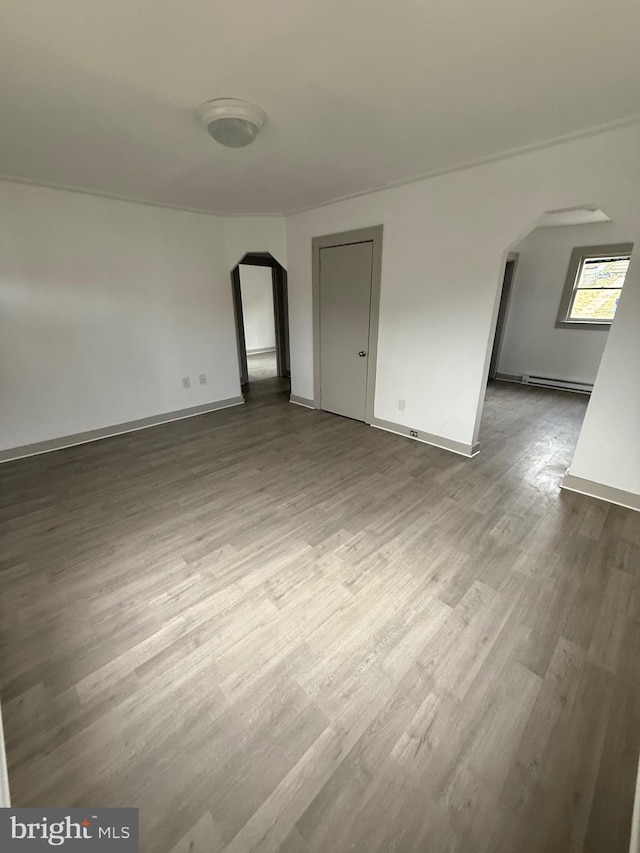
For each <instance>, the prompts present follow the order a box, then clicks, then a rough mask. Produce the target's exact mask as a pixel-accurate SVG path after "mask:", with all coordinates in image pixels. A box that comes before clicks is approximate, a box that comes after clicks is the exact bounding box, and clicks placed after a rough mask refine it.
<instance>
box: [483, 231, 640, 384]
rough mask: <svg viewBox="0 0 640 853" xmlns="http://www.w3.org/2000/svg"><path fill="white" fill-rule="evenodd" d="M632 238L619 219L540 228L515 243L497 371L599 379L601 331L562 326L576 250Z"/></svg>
mask: <svg viewBox="0 0 640 853" xmlns="http://www.w3.org/2000/svg"><path fill="white" fill-rule="evenodd" d="M628 241H629V236H628V232H627V230H626V229H625V228H624V226H622V225H620V223H618V222H602V223H598V224H597V225H574V226H563V227H560V228H536V229H535V230H534V231H532V232H531V234H529V236H528V237H526V238H525V239H524V240H523V241H522V242H521V243H519V244H518V245H517V246H515V247H514V251H516V252H518V253H519V259H518V266H517V269H516V275H515V279H514V283H513V288H512V291H511V301H510V304H509V313H508V315H507V322H506V325H505V332H504V338H503V343H502V350H501V352H500V360H499V362H498V372H499V373H506V374H509V375H512V376H521V375H523V374H525V373H529V374H533V375H535V376H551V377H554V378H556V379H567V380H576V381H578V382H588V383H593V382H595V378H596V374H597V372H598V367H599V366H600V360H601V359H602V353H603V352H604V348H605V344H606V343H607V334H608V331H609V329H608V326H604V327H603V328H602V329H584V328H575V329H557V328H556V326H555V324H556V320H557V318H558V308H559V306H560V300H561V298H562V293H563V291H564V286H565V281H566V276H567V270H568V268H569V260H570V258H571V252H572V251H573V249H574V248H575V247H576V246H596V245H606V244H608V243H626V242H628Z"/></svg>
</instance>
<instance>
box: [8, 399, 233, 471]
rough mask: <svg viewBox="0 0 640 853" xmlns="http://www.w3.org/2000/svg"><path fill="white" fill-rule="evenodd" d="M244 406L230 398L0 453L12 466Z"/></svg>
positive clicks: (13, 448)
mask: <svg viewBox="0 0 640 853" xmlns="http://www.w3.org/2000/svg"><path fill="white" fill-rule="evenodd" d="M243 403H244V397H242V396H240V397H229V398H228V399H226V400H217V401H215V402H213V403H203V404H202V405H201V406H191V407H190V408H188V409H178V410H177V411H175V412H165V413H164V414H162V415H152V416H151V417H149V418H140V420H137V421H127V422H126V423H122V424H114V425H113V426H108V427H103V428H101V429H92V430H89V431H88V432H78V433H75V434H74V435H63V436H60V438H51V439H49V440H47V441H38V442H36V443H35V444H24V445H22V447H10V448H9V449H8V450H0V463H1V462H11V461H12V460H13V459H23V458H24V457H25V456H37V455H38V454H40V453H50V452H51V451H53V450H63V449H64V448H65V447H75V446H76V445H77V444H87V443H88V442H90V441H99V440H100V439H102V438H111V437H112V436H114V435H122V434H123V433H126V432H135V431H136V430H139V429H148V428H149V427H154V426H159V425H160V424H166V423H170V422H171V421H181V420H183V419H184V418H194V417H196V416H197V415H206V414H207V412H217V411H218V410H219V409H228V408H230V407H231V406H241V405H242V404H243Z"/></svg>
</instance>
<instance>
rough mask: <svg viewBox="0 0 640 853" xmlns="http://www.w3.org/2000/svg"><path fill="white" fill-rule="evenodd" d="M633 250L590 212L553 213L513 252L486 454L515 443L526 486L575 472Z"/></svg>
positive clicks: (618, 231) (484, 422) (502, 291)
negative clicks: (572, 468)
mask: <svg viewBox="0 0 640 853" xmlns="http://www.w3.org/2000/svg"><path fill="white" fill-rule="evenodd" d="M632 249H633V243H632V242H631V241H630V234H629V233H628V231H627V227H626V226H625V224H624V223H621V222H616V221H614V220H612V219H611V218H610V217H609V216H608V215H607V213H606V212H605V211H603V210H601V209H599V208H597V207H595V206H589V207H584V208H571V209H568V210H556V211H551V212H545V213H543V214H542V215H541V216H539V217H538V218H537V219H536V220H535V221H534V222H532V224H531V226H530V228H529V229H528V230H527V232H526V233H525V234H524V235H523V236H521V237H519V238H518V239H517V240H515V241H514V242H513V243H512V244H510V245H509V246H508V247H507V249H506V251H505V254H504V256H503V266H502V274H501V278H500V286H499V289H498V294H497V298H496V308H495V312H494V325H493V331H492V335H491V337H490V346H489V349H488V364H487V384H486V391H485V396H484V401H483V406H482V419H481V422H480V423H479V433H480V440H481V444H482V446H483V448H484V449H485V450H486V449H490V448H491V446H492V443H493V442H494V441H495V440H498V439H500V440H501V441H504V440H505V438H506V440H507V444H506V447H507V450H506V453H507V455H508V454H509V452H511V454H512V456H513V461H514V463H516V461H517V465H518V466H519V468H520V469H521V472H520V473H521V475H522V476H523V477H535V478H537V481H539V482H540V483H541V484H543V485H544V483H545V482H546V483H548V484H549V485H551V486H552V487H553V488H556V487H557V485H558V484H559V481H560V480H561V478H562V477H563V475H564V474H565V472H566V470H567V469H568V467H569V465H570V464H571V461H572V459H573V453H574V450H575V447H576V444H577V441H578V438H579V435H580V431H581V428H582V423H583V420H584V417H585V414H586V411H587V406H588V404H589V399H590V394H591V390H592V388H593V386H594V383H595V381H596V376H597V373H598V369H599V366H600V361H601V359H602V355H603V352H604V349H605V346H606V343H607V338H608V332H609V329H610V328H611V324H612V322H613V321H614V318H615V313H616V308H617V302H618V298H619V296H620V293H621V290H622V287H623V286H624V278H625V275H626V268H627V266H628V264H629V259H630V257H631V252H632ZM611 440H615V438H614V437H613V436H612V438H611Z"/></svg>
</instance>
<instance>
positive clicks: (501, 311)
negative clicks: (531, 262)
mask: <svg viewBox="0 0 640 853" xmlns="http://www.w3.org/2000/svg"><path fill="white" fill-rule="evenodd" d="M518 257H519V255H518V253H517V252H509V253H508V255H507V262H506V264H505V267H504V276H503V278H502V293H501V294H500V306H499V308H498V319H497V322H496V333H495V338H494V339H493V349H492V350H491V361H490V363H489V379H490V380H491V379H495V378H496V375H497V373H498V360H499V359H500V352H501V350H502V342H503V339H504V331H505V326H506V322H507V314H508V312H509V302H510V301H511V291H512V288H513V279H514V276H515V274H516V267H517V266H518Z"/></svg>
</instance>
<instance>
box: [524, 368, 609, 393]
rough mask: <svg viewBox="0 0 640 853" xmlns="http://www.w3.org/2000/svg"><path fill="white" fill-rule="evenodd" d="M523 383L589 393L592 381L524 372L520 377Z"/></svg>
mask: <svg viewBox="0 0 640 853" xmlns="http://www.w3.org/2000/svg"><path fill="white" fill-rule="evenodd" d="M522 382H523V384H524V385H538V386H540V387H541V388H560V389H562V390H563V391H575V392H576V393H578V394H590V393H591V391H592V390H593V383H592V382H575V381H574V380H572V379H556V378H555V377H553V376H534V375H533V374H529V373H525V374H524V375H523V377H522Z"/></svg>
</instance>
